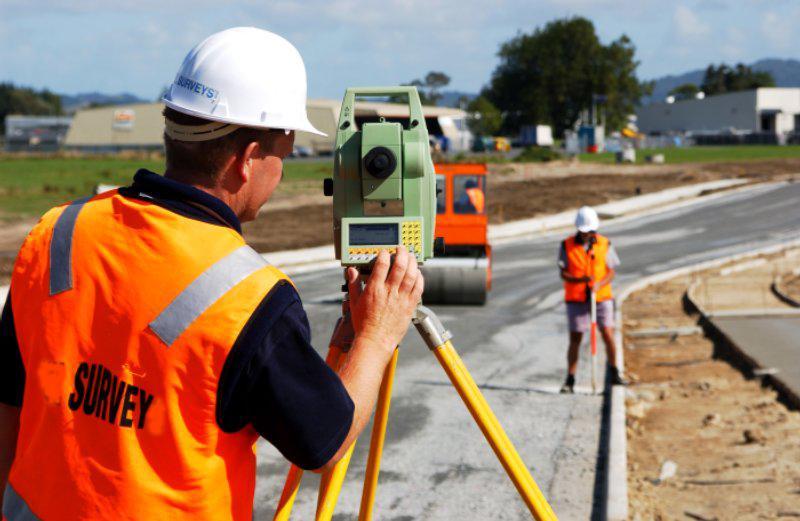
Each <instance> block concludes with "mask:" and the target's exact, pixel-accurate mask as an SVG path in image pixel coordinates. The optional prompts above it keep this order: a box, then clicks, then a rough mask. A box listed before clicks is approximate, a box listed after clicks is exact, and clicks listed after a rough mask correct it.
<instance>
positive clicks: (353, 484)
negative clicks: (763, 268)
mask: <svg viewBox="0 0 800 521" xmlns="http://www.w3.org/2000/svg"><path fill="white" fill-rule="evenodd" d="M799 202H800V185H798V184H788V185H780V186H778V187H775V186H770V187H759V188H755V189H752V190H749V191H747V192H740V193H736V194H730V195H726V196H723V197H720V198H717V199H715V200H713V201H707V202H705V203H703V204H693V205H689V206H684V207H681V208H678V209H674V210H670V211H664V212H661V213H658V214H653V215H649V216H646V217H639V218H627V219H621V220H618V221H617V222H614V223H609V224H608V225H607V226H602V227H601V232H602V233H604V234H606V235H607V236H609V237H610V239H611V242H612V244H614V245H615V247H616V248H617V250H618V252H619V254H620V257H621V259H622V266H621V267H620V270H619V277H618V279H617V281H616V286H617V287H619V286H620V285H624V284H625V283H627V282H630V281H632V280H635V279H637V278H640V277H642V276H645V275H648V274H652V273H656V272H660V271H664V270H668V269H672V268H676V267H679V266H683V265H687V264H693V263H696V262H701V261H704V260H709V259H713V258H717V257H721V256H725V255H730V254H734V253H738V252H743V251H747V250H750V249H753V248H756V247H760V246H764V245H767V244H772V243H776V242H780V241H782V240H786V239H789V238H796V237H797V230H798V229H800V212H799V211H797V208H798V203H799ZM561 239H562V237H560V236H556V235H549V236H544V237H542V236H539V237H532V238H528V239H524V240H515V241H512V242H505V243H503V244H498V245H495V249H494V253H495V257H494V261H493V262H494V288H493V291H492V294H491V296H490V299H489V303H488V305H487V306H485V307H459V306H441V307H436V308H435V309H436V311H437V313H438V314H439V316H440V318H441V319H442V320H443V322H444V323H445V324H446V325H447V326H448V327H449V328H450V329H451V331H452V332H453V334H454V344H455V346H456V348H457V349H458V350H459V352H460V353H461V355H462V357H463V359H464V361H465V363H466V365H467V367H468V368H469V369H470V370H471V372H472V374H473V376H474V378H475V380H476V381H477V382H478V384H479V385H480V386H481V388H482V390H483V392H484V394H485V396H486V398H487V400H488V401H489V403H490V405H491V406H492V408H493V409H494V411H495V413H496V414H497V416H498V418H499V419H500V421H501V423H502V424H503V426H504V427H505V429H506V431H507V432H508V434H509V436H510V437H511V439H512V441H513V442H514V443H515V445H516V446H517V449H518V450H519V452H520V454H521V456H522V458H523V460H524V461H525V462H526V464H527V465H528V467H529V468H530V470H531V472H532V474H533V476H534V479H535V480H536V481H537V483H538V484H539V486H540V488H541V489H542V490H543V492H544V493H545V495H546V496H547V497H548V498H549V500H550V501H551V504H552V505H553V507H554V509H555V511H556V513H557V514H558V515H559V517H560V518H561V519H567V520H572V519H575V520H581V519H590V518H596V517H597V512H599V510H600V509H601V504H600V502H599V501H598V498H600V497H602V482H603V476H601V475H599V474H598V472H596V469H602V458H603V457H604V454H603V450H602V449H603V446H602V445H601V443H600V439H601V411H602V407H603V398H602V397H601V396H593V395H591V394H589V392H588V383H589V376H588V375H589V369H588V364H587V363H586V360H585V359H584V360H582V361H581V367H580V371H579V374H578V391H579V392H578V393H576V394H575V395H570V396H567V395H559V394H558V387H559V386H560V384H561V382H562V380H563V377H564V372H565V368H564V366H565V346H566V337H567V329H566V319H565V316H564V306H563V303H562V301H561V284H560V282H559V280H558V278H557V272H556V268H555V258H556V252H557V247H558V243H559V241H560V240H561ZM340 277H341V275H340V272H339V271H338V270H326V271H322V272H315V273H307V274H303V275H299V276H297V277H296V278H295V279H294V280H295V282H296V283H297V285H298V287H299V288H300V291H301V295H302V297H303V300H304V302H305V303H306V308H307V311H308V313H309V317H310V320H311V323H312V329H313V334H314V345H315V346H316V347H317V348H318V349H319V350H320V352H324V351H325V350H326V349H327V340H328V338H329V336H330V333H331V330H332V327H333V323H334V321H335V319H336V316H337V314H338V312H339V305H338V301H339V294H338V291H339V286H340V284H341V282H340ZM585 351H586V350H583V353H584V354H585ZM601 367H602V365H601ZM367 447H368V439H367V437H366V436H365V437H363V438H362V440H361V442H360V444H359V445H358V446H357V449H356V453H355V455H354V457H353V461H352V463H351V466H350V472H349V473H348V478H347V480H346V482H345V485H344V489H343V491H342V495H341V497H340V499H339V505H338V508H337V516H336V517H335V519H341V520H344V519H356V517H357V513H358V505H359V501H360V493H361V481H362V479H363V474H364V466H365V461H366V451H367ZM259 458H260V459H259V461H260V464H259V471H258V472H259V479H258V484H257V490H256V518H257V519H269V518H271V515H272V512H273V509H274V506H275V504H276V502H277V499H278V497H279V496H280V491H281V488H282V486H283V478H284V475H285V470H286V468H287V466H286V463H285V462H284V461H283V460H282V458H281V457H280V455H278V454H277V452H276V451H275V450H274V449H273V448H271V447H270V446H268V445H267V444H265V443H262V444H260V445H259ZM317 483H318V478H317V477H316V476H313V475H307V476H306V479H305V480H304V487H303V489H301V491H300V494H299V497H298V499H297V503H296V506H295V519H311V518H313V512H314V507H315V502H316V485H317ZM375 508H376V510H375V514H376V515H375V517H376V518H377V519H390V520H407V519H426V520H451V519H460V520H472V519H476V520H477V519H481V520H483V519H527V518H528V517H529V516H528V513H527V510H526V509H525V507H524V505H523V503H522V502H521V500H520V499H519V498H518V497H517V495H516V491H515V489H514V487H513V486H512V485H511V483H510V481H509V480H508V478H507V477H506V475H505V473H504V472H503V469H502V467H501V466H500V464H499V463H498V462H497V461H496V459H495V457H494V454H493V453H492V451H491V450H490V449H489V447H488V445H487V444H486V443H485V441H484V439H483V437H482V435H481V433H480V431H479V430H478V428H477V427H476V426H475V425H474V424H473V422H472V420H471V417H470V416H469V415H468V413H467V412H466V410H465V408H464V406H463V404H462V403H461V401H460V399H459V398H458V396H457V395H456V393H455V391H454V390H453V389H452V388H451V387H450V385H449V381H448V380H447V378H446V376H445V375H444V373H443V372H442V370H441V368H440V367H439V365H438V363H437V362H436V359H435V358H434V357H433V356H432V355H431V354H430V353H429V352H428V351H427V349H426V348H425V347H424V346H423V344H422V342H421V341H420V340H419V339H418V338H416V333H415V332H414V331H411V332H410V333H409V335H408V337H407V339H406V341H405V342H404V345H403V346H402V350H401V353H400V363H399V368H398V375H397V381H396V382H395V387H394V400H393V402H392V408H391V415H390V424H389V431H388V434H387V442H386V447H385V451H384V459H383V465H382V470H381V478H380V486H379V489H378V495H377V501H376V507H375Z"/></svg>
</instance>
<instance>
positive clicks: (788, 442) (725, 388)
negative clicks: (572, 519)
mask: <svg viewBox="0 0 800 521" xmlns="http://www.w3.org/2000/svg"><path fill="white" fill-rule="evenodd" d="M753 268H754V269H755V270H757V271H759V272H761V274H762V275H765V276H764V277H761V278H764V280H769V277H766V274H767V273H769V272H770V270H774V267H773V266H772V265H771V264H770V263H769V262H767V263H758V262H757V263H756V264H755V265H754V266H753ZM716 273H719V270H716ZM740 274H741V275H742V276H746V273H745V272H740ZM706 275H708V274H706ZM703 277H704V276H703V275H701V278H703ZM697 279H698V277H696V276H695V277H680V278H677V279H673V280H672V281H669V282H667V283H665V284H661V285H658V286H654V287H650V288H647V289H645V290H642V291H639V292H637V293H635V294H633V295H632V296H631V297H630V298H629V299H628V300H627V301H626V302H625V305H624V308H623V321H624V328H625V333H626V336H625V364H626V371H627V373H628V374H629V376H630V377H631V379H632V380H633V381H634V382H635V383H634V384H633V385H631V387H630V388H629V390H628V400H627V425H628V427H627V432H628V487H629V497H630V507H631V519H638V520H691V519H695V520H712V519H716V520H720V521H721V520H728V519H736V520H740V519H742V520H744V519H800V465H798V461H800V412H797V411H791V410H788V409H787V408H786V407H785V406H784V405H782V404H781V403H779V402H778V401H777V399H776V393H775V392H774V391H772V390H770V389H767V388H764V387H762V386H761V385H760V382H759V381H758V380H748V379H746V378H745V377H744V376H743V375H742V373H740V372H739V371H738V370H736V369H735V368H734V367H733V366H731V365H730V364H729V363H728V362H726V361H725V360H723V359H718V358H714V345H713V343H712V342H711V341H710V340H709V339H708V338H706V337H704V336H703V335H702V334H701V333H695V334H686V335H682V336H673V337H669V336H658V337H634V336H631V335H630V333H631V332H632V331H635V330H642V329H650V328H660V327H666V328H675V327H692V326H695V325H696V323H697V317H696V316H691V315H689V314H687V313H685V312H684V308H683V305H682V297H683V294H684V293H685V291H686V289H687V287H688V285H689V284H690V283H691V282H693V281H696V280H697ZM751 291H756V292H758V297H757V300H758V299H761V298H764V299H766V298H767V297H765V296H764V297H762V290H761V289H760V288H759V289H756V290H748V289H745V290H743V291H742V295H741V300H740V301H741V302H742V303H746V302H749V301H750V300H749V299H748V297H747V295H745V294H744V293H750V292H751ZM766 291H767V292H768V288H767V289H766ZM671 469H672V470H673V472H674V475H672V476H670V475H669V474H670V473H671V472H670V470H671ZM659 477H663V479H661V480H659Z"/></svg>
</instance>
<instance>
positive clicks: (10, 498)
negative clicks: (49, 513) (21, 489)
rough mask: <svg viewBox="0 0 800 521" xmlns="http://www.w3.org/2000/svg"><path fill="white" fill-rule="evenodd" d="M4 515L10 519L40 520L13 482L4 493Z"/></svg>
mask: <svg viewBox="0 0 800 521" xmlns="http://www.w3.org/2000/svg"><path fill="white" fill-rule="evenodd" d="M3 516H4V517H5V518H6V519H7V520H8V521H39V518H38V517H36V514H34V513H33V512H32V511H31V509H30V508H29V507H28V504H27V503H26V502H25V500H24V499H22V498H21V497H20V495H19V494H17V491H16V490H14V487H12V486H11V483H9V484H7V485H6V491H5V492H4V493H3Z"/></svg>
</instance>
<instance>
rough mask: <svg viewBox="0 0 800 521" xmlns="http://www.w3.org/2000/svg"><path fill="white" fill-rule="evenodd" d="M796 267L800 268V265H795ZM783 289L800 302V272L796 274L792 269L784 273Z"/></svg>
mask: <svg viewBox="0 0 800 521" xmlns="http://www.w3.org/2000/svg"><path fill="white" fill-rule="evenodd" d="M795 268H800V265H798V266H795ZM781 289H783V291H785V292H786V294H787V295H788V296H789V297H791V298H793V299H794V300H796V301H798V302H800V274H797V275H795V274H794V273H793V272H791V271H790V272H787V273H786V274H785V275H784V279H783V285H782V287H781Z"/></svg>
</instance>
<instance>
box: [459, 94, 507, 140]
mask: <svg viewBox="0 0 800 521" xmlns="http://www.w3.org/2000/svg"><path fill="white" fill-rule="evenodd" d="M467 114H468V115H467V125H468V126H469V129H470V130H471V131H472V133H473V134H475V135H476V136H493V135H495V134H497V132H498V131H499V130H500V127H501V125H502V124H503V116H502V114H501V113H500V110H498V108H497V107H495V106H494V104H493V103H492V102H491V101H489V100H488V99H486V97H485V96H478V97H477V98H475V99H473V100H472V101H471V102H469V104H468V105H467Z"/></svg>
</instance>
